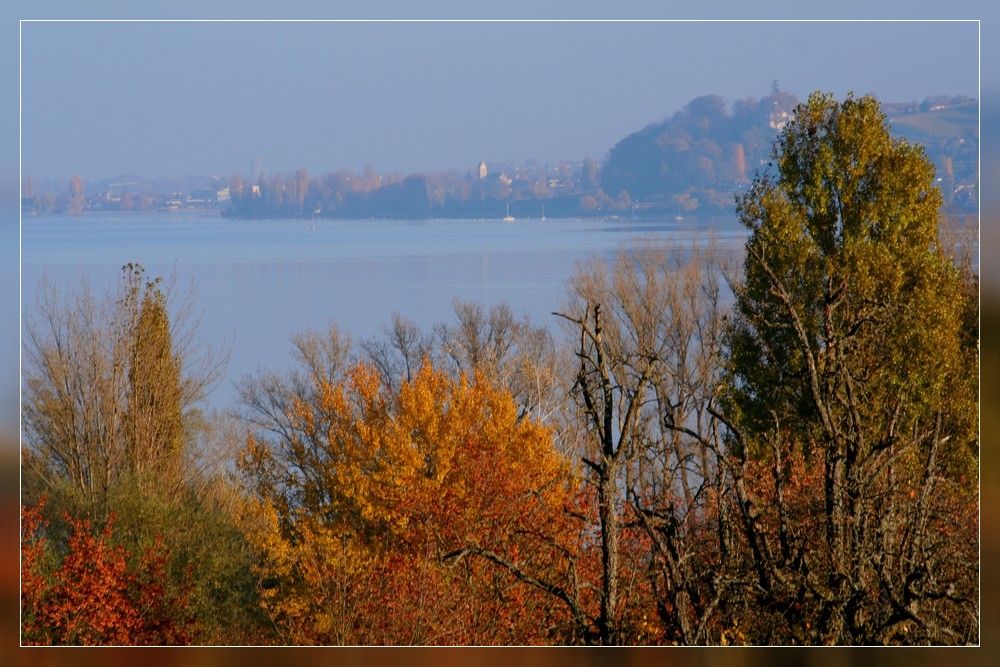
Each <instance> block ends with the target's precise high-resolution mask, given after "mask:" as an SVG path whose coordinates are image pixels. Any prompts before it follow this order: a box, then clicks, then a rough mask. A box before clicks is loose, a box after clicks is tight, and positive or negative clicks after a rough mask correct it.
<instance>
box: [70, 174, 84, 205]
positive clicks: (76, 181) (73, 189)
mask: <svg viewBox="0 0 1000 667" xmlns="http://www.w3.org/2000/svg"><path fill="white" fill-rule="evenodd" d="M86 204H87V198H86V195H85V194H84V189H83V179H82V178H80V174H73V177H72V178H71V179H70V182H69V198H68V199H67V200H66V212H67V213H82V212H83V209H84V207H85V206H86Z"/></svg>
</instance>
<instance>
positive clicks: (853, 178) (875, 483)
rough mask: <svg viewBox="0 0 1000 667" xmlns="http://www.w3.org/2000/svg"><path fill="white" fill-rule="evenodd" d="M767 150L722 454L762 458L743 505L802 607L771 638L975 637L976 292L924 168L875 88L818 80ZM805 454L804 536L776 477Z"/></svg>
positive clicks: (773, 587)
mask: <svg viewBox="0 0 1000 667" xmlns="http://www.w3.org/2000/svg"><path fill="white" fill-rule="evenodd" d="M772 159H773V163H772V164H773V166H774V167H776V169H775V170H772V171H770V172H768V173H766V174H764V175H762V176H760V177H758V178H757V179H756V180H755V182H754V184H753V186H752V188H751V189H750V191H749V192H748V193H747V194H745V195H744V196H742V197H741V198H740V199H739V201H738V207H737V209H738V214H739V217H740V219H741V221H742V222H743V224H744V225H745V226H746V227H747V228H748V229H749V230H750V237H749V239H748V241H747V244H746V258H745V267H744V269H745V274H744V278H743V281H742V282H741V283H740V284H738V285H736V286H735V296H736V302H735V309H734V318H733V321H732V323H731V328H730V331H729V348H730V355H729V360H728V361H729V371H730V373H731V375H730V380H729V383H728V387H727V389H726V392H725V403H726V412H727V414H728V415H729V418H730V419H731V421H732V425H733V427H734V436H733V438H732V442H731V446H732V450H733V452H734V454H735V455H737V456H738V457H742V458H743V460H744V461H745V460H747V459H749V460H758V461H760V460H763V461H769V462H773V463H774V466H773V471H772V474H771V477H773V479H771V480H770V481H769V483H768V484H764V485H762V486H759V487H758V488H763V487H767V488H768V489H770V490H769V491H768V494H767V497H761V498H758V499H757V500H758V501H760V502H758V507H762V508H764V509H763V510H761V511H762V512H763V515H761V514H760V513H759V512H758V513H754V512H747V513H746V515H745V516H746V522H745V523H746V530H745V532H746V534H747V536H748V543H749V544H750V545H751V546H752V547H753V549H754V551H755V553H756V560H757V563H758V567H757V572H758V585H757V588H758V590H759V591H761V593H760V597H761V602H764V603H766V604H768V605H771V606H772V608H774V609H785V610H786V611H787V610H788V609H796V610H802V609H805V608H807V607H808V608H809V609H811V610H812V612H814V614H813V615H812V616H811V622H809V623H803V626H802V627H803V628H807V630H804V631H803V632H804V633H805V634H804V635H802V634H800V635H793V634H790V635H788V636H787V637H781V636H777V637H775V636H771V637H769V639H770V640H771V641H772V642H780V641H785V640H787V641H792V640H793V639H796V638H797V640H802V641H817V642H818V641H826V642H836V643H871V642H875V643H882V642H911V641H917V642H932V643H954V642H965V641H975V640H976V639H977V638H978V626H977V625H976V624H975V623H974V622H972V621H970V619H974V618H975V617H976V611H977V608H976V606H975V602H974V601H975V600H976V599H977V598H978V585H977V583H976V582H977V579H978V558H977V544H976V514H977V509H978V505H977V502H976V488H975V480H976V478H977V466H978V436H977V424H976V413H977V400H978V396H977V390H976V377H977V371H976V369H977V364H978V333H976V334H975V335H973V336H969V335H968V331H967V329H968V327H967V326H965V327H964V328H963V322H965V323H967V322H968V320H969V317H968V314H969V312H970V309H975V308H976V305H975V304H976V300H977V296H976V294H977V291H976V290H975V289H970V288H969V283H970V281H974V273H973V272H970V271H968V270H963V267H960V266H957V265H956V262H955V261H954V260H953V259H952V258H951V256H950V254H949V253H948V252H946V249H945V248H944V247H943V245H942V244H941V243H940V242H939V236H938V235H939V229H938V221H939V212H940V208H941V203H942V200H941V193H940V192H939V191H938V189H937V188H936V187H935V186H934V181H935V172H934V167H933V165H932V163H931V162H930V160H929V159H928V158H927V156H926V155H925V153H924V151H923V149H922V148H921V147H920V146H917V145H913V144H909V143H907V142H906V141H904V140H900V139H893V138H891V137H890V135H889V128H888V124H887V122H886V119H885V116H884V115H883V114H882V112H881V111H880V108H879V104H878V102H877V101H876V100H875V99H873V98H872V97H867V96H866V97H861V98H855V97H854V96H850V95H849V96H848V97H847V98H846V99H845V100H844V101H843V102H837V101H836V100H834V99H833V98H831V97H830V96H827V95H823V94H819V93H816V94H813V95H812V96H811V97H810V98H809V100H808V101H807V102H806V103H804V104H802V105H799V106H798V107H797V108H796V110H795V117H794V120H793V121H792V122H790V123H789V124H788V126H787V127H786V128H785V129H784V131H783V132H782V134H781V135H780V137H779V139H778V141H777V142H776V144H775V146H774V149H773V155H772ZM797 456H803V457H804V459H805V465H806V470H807V471H808V470H813V471H821V475H818V479H822V484H823V490H822V494H821V495H820V498H821V499H822V509H821V511H819V516H821V517H822V520H821V521H817V522H816V524H815V527H816V528H818V529H820V530H821V535H822V539H819V540H816V541H813V540H812V537H811V536H810V535H809V534H808V532H809V531H808V530H807V528H806V524H805V523H803V522H799V523H798V524H796V522H795V516H796V511H798V510H796V509H795V508H794V507H793V505H794V502H795V501H794V499H791V498H789V497H788V496H787V495H785V492H784V491H783V488H784V489H787V488H790V487H791V485H792V484H793V483H794V481H795V480H791V479H789V476H790V475H792V473H791V472H790V469H785V470H782V465H783V464H782V465H779V464H780V463H781V462H782V461H786V462H787V461H791V460H792V459H794V458H795V457H797ZM750 495H751V496H752V495H753V494H752V492H751V493H750ZM747 500H751V501H752V500H753V499H752V498H747ZM801 509H802V508H799V510H801ZM768 517H771V518H772V519H774V523H773V524H771V526H772V530H771V532H768V530H767V529H766V528H765V527H764V526H765V524H766V523H767V522H768V521H769V519H768ZM774 526H776V527H777V529H776V530H774V528H773V527H774ZM769 546H770V547H771V548H769ZM782 604H784V605H787V606H785V607H782ZM796 605H798V606H796ZM796 613H798V612H796ZM786 617H787V614H786Z"/></svg>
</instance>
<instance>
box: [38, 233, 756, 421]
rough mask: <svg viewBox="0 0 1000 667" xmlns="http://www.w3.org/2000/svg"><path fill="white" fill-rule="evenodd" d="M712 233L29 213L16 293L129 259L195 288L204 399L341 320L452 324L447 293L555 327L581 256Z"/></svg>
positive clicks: (110, 273) (68, 284) (279, 362)
mask: <svg viewBox="0 0 1000 667" xmlns="http://www.w3.org/2000/svg"><path fill="white" fill-rule="evenodd" d="M709 235H714V236H715V237H716V238H717V239H718V240H719V242H720V243H722V244H725V245H727V246H732V247H734V248H736V247H738V246H740V245H741V244H742V242H743V240H744V238H745V233H744V231H743V229H742V228H741V227H740V226H739V225H738V223H737V222H736V221H735V219H715V220H711V221H698V220H695V219H685V220H681V221H676V220H661V221H643V220H618V221H604V220H583V219H565V220H551V219H550V220H546V221H541V220H538V219H534V220H518V221H516V222H514V223H504V222H502V221H500V220H499V219H497V220H418V221H389V220H379V221H372V220H316V221H311V220H270V221H232V220H225V219H222V218H218V217H216V216H215V215H212V214H166V213H134V214H124V213H123V214H115V215H103V216H101V215H84V216H60V217H52V218H33V219H25V220H24V222H23V228H22V292H23V293H22V300H23V304H24V307H25V309H26V310H27V311H31V310H32V309H33V308H34V303H35V294H36V289H37V285H38V284H39V281H40V280H41V279H42V277H43V276H45V277H47V279H48V280H49V281H51V282H53V283H54V284H55V285H57V286H58V287H59V288H60V290H62V291H66V290H67V289H73V290H76V289H78V286H79V284H80V281H81V276H83V275H86V276H88V277H89V280H90V283H91V286H92V288H93V290H94V292H95V293H96V294H98V295H99V294H102V293H103V292H104V291H105V290H109V289H112V290H113V289H114V288H115V286H116V284H117V280H118V279H119V276H120V270H121V267H122V265H123V264H126V263H128V262H138V263H140V264H142V265H143V266H144V267H146V269H147V275H149V276H150V277H153V276H157V275H162V276H169V275H170V274H171V273H173V274H175V275H176V292H177V295H178V296H183V293H184V292H185V291H186V290H187V288H188V286H189V285H191V284H192V283H193V285H194V289H195V298H196V304H195V311H196V313H200V314H201V322H200V325H199V328H198V332H199V336H198V338H199V339H200V340H201V341H203V342H204V343H207V344H208V345H211V346H213V347H218V346H220V345H222V343H223V342H224V341H226V340H229V341H231V342H232V343H233V349H232V360H231V364H230V367H229V371H228V373H227V375H226V378H225V379H224V381H223V382H222V383H221V384H220V386H218V387H217V389H216V390H215V391H214V392H213V394H212V396H211V397H210V400H209V402H208V403H209V407H211V408H216V409H224V408H226V407H230V406H232V405H233V402H234V400H235V392H234V390H233V386H232V383H233V381H235V380H237V379H238V378H239V377H241V376H242V375H243V374H246V373H253V372H255V371H256V370H257V369H258V368H266V369H284V368H287V367H289V365H290V363H291V354H290V352H291V342H290V341H291V337H292V336H293V335H294V334H296V333H300V332H303V331H305V330H307V329H313V330H323V329H325V328H326V326H327V325H328V323H330V322H335V323H336V324H337V325H338V326H339V327H341V328H342V329H343V330H346V331H348V332H350V333H351V334H352V336H353V337H354V339H355V341H358V340H360V339H363V338H370V337H372V336H375V335H380V333H381V328H382V327H383V326H384V325H388V324H389V323H390V322H391V317H392V313H393V312H398V313H400V314H401V315H403V316H405V317H407V318H409V319H411V320H413V321H414V322H416V323H417V324H418V325H419V326H420V327H421V329H423V330H425V331H430V329H431V327H432V326H433V325H434V324H435V323H438V322H447V323H449V324H451V323H453V314H452V304H453V301H454V300H455V299H462V300H466V301H476V302H479V303H481V304H483V305H484V306H487V307H489V306H493V305H496V304H499V303H501V302H506V303H508V304H509V305H510V306H511V308H512V310H513V311H514V313H515V314H517V315H521V314H527V315H529V316H530V317H531V319H532V321H533V322H534V323H535V324H539V325H544V326H550V327H554V325H555V318H554V317H553V316H552V315H551V313H552V311H554V310H558V309H559V307H560V304H561V302H562V300H563V299H564V294H565V285H566V281H567V279H568V278H569V277H570V276H571V275H572V274H573V272H574V269H575V266H576V263H577V262H579V261H581V260H586V259H589V258H591V257H593V256H594V255H598V256H601V257H605V258H608V259H611V258H613V256H614V255H615V254H616V252H617V249H618V248H619V246H620V245H621V244H623V243H625V244H628V243H631V242H634V241H635V240H637V239H640V238H657V239H668V238H674V239H683V240H685V241H690V240H691V239H699V241H700V242H702V243H704V242H705V241H706V240H707V239H708V237H709Z"/></svg>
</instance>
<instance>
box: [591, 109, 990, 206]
mask: <svg viewBox="0 0 1000 667" xmlns="http://www.w3.org/2000/svg"><path fill="white" fill-rule="evenodd" d="M797 103H798V99H797V98H796V97H795V96H794V95H791V94H789V93H784V92H780V91H777V90H775V91H772V93H771V94H770V95H768V96H767V97H763V98H761V99H760V100H755V99H753V98H749V99H745V100H737V101H736V102H735V103H733V104H732V105H729V104H728V103H727V102H726V100H725V99H724V98H722V97H720V96H718V95H706V96H703V97H698V98H696V99H694V100H692V101H691V102H689V103H688V104H687V105H686V106H685V107H684V108H683V109H681V110H680V111H678V112H676V113H675V114H673V115H672V116H670V117H668V118H666V119H664V120H662V121H660V122H658V123H653V124H650V125H648V126H646V127H645V128H643V129H641V130H639V131H638V132H634V133H633V134H630V135H629V136H627V137H625V138H624V139H622V140H621V141H620V142H618V143H617V144H616V145H615V146H614V147H613V148H612V149H611V151H610V152H609V154H608V157H607V159H606V161H605V162H604V164H603V168H602V170H601V178H600V182H601V187H602V189H603V191H604V192H606V193H607V194H608V195H610V196H611V197H615V196H617V195H619V194H620V193H622V192H627V193H628V194H629V196H630V197H631V198H632V200H633V201H634V202H636V204H637V207H638V208H640V209H644V210H647V211H656V210H658V209H662V210H663V211H664V212H667V213H670V212H672V211H676V212H677V213H681V212H689V211H695V210H702V211H704V210H706V209H707V210H720V211H728V210H731V209H732V206H733V193H734V192H738V191H739V190H740V189H741V188H744V187H746V186H747V185H748V184H749V183H750V181H751V180H752V179H753V175H754V172H755V170H757V169H758V168H760V167H761V166H763V165H765V164H766V162H767V159H768V157H769V155H770V149H771V143H772V141H773V140H774V139H775V138H776V136H777V133H778V131H779V130H780V129H781V128H782V127H783V126H784V125H785V124H786V123H787V122H788V121H789V120H790V119H791V118H792V115H793V111H794V108H795V106H796V104H797ZM882 110H883V112H885V113H886V115H887V116H888V119H889V122H890V127H891V131H892V133H893V134H894V135H896V136H900V137H903V138H906V139H907V140H908V141H912V142H917V143H921V144H923V145H924V146H925V148H926V150H927V152H928V155H929V157H930V158H931V159H932V160H933V161H934V164H935V166H936V167H937V171H938V175H939V177H940V178H941V180H940V185H941V189H942V192H943V194H944V196H945V201H946V203H948V204H950V205H953V206H955V207H957V208H960V209H969V210H974V209H975V208H976V206H977V205H978V187H977V181H978V173H977V164H978V151H979V130H978V118H979V103H978V102H977V101H976V100H972V99H969V98H965V97H958V98H948V97H934V98H928V99H926V100H924V102H923V103H916V102H911V103H904V104H892V103H890V104H883V105H882Z"/></svg>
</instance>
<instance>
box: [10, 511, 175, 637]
mask: <svg viewBox="0 0 1000 667" xmlns="http://www.w3.org/2000/svg"><path fill="white" fill-rule="evenodd" d="M43 504H44V503H43ZM45 528H46V526H45V521H44V519H43V518H42V513H41V506H38V507H35V508H32V509H27V508H25V506H24V505H22V506H21V543H22V559H21V640H22V642H23V643H25V644H56V645H102V644H103V645H119V646H121V645H142V644H149V645H166V644H187V643H189V642H190V641H191V636H192V635H191V630H192V625H193V621H194V619H193V618H192V616H191V615H190V612H189V610H188V600H187V597H186V591H185V590H184V589H181V590H180V591H172V590H171V588H170V586H169V584H168V583H167V581H166V580H167V578H168V577H167V573H166V571H165V568H166V563H167V554H166V553H165V552H164V550H163V546H162V543H161V542H157V543H156V545H155V546H154V547H153V548H150V549H149V550H147V551H146V552H145V553H143V554H142V555H141V557H139V558H138V559H133V558H132V557H131V556H132V554H130V553H129V552H128V550H126V549H125V548H124V547H122V546H121V545H116V544H115V543H114V541H113V534H114V515H112V516H111V517H110V519H109V521H108V523H107V525H106V526H105V528H104V529H103V530H100V531H95V530H94V529H93V528H92V526H91V523H90V522H89V521H86V520H80V519H76V520H73V522H72V533H71V534H70V536H69V540H68V543H67V545H66V553H65V554H64V555H61V556H60V555H59V554H57V553H53V550H52V549H51V547H50V542H49V539H48V538H47V537H46V533H45ZM53 561H55V563H53Z"/></svg>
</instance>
